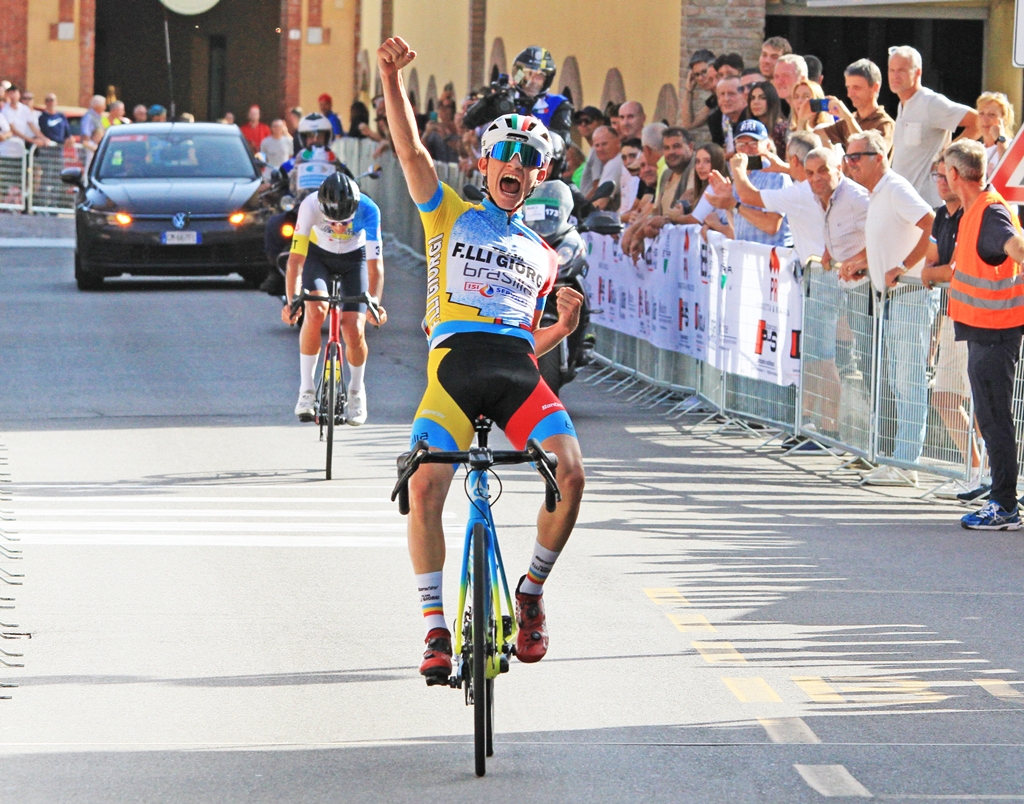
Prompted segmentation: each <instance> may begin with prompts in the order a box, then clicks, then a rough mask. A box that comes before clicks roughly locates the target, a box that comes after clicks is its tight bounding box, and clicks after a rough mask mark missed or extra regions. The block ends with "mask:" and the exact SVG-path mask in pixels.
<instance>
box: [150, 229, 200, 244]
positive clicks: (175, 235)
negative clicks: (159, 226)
mask: <svg viewBox="0 0 1024 804" xmlns="http://www.w3.org/2000/svg"><path fill="white" fill-rule="evenodd" d="M160 242H161V243H163V244H164V245H165V246H195V245H198V244H199V243H202V242H203V239H202V238H201V237H200V236H199V232H164V233H163V234H161V235H160Z"/></svg>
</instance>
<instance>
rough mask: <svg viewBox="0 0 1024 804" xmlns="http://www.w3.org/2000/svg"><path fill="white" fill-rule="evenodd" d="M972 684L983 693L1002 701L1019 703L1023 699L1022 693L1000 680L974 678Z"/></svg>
mask: <svg viewBox="0 0 1024 804" xmlns="http://www.w3.org/2000/svg"><path fill="white" fill-rule="evenodd" d="M974 683H975V684H977V685H978V686H979V687H981V688H982V689H983V690H985V692H987V693H989V694H990V695H994V696H995V697H996V698H1000V699H1002V700H1004V701H1019V700H1020V699H1021V698H1024V692H1021V691H1020V690H1018V689H1015V688H1014V687H1013V686H1011V684H1010V682H1008V681H1003V680H1002V679H1001V678H976V679H974Z"/></svg>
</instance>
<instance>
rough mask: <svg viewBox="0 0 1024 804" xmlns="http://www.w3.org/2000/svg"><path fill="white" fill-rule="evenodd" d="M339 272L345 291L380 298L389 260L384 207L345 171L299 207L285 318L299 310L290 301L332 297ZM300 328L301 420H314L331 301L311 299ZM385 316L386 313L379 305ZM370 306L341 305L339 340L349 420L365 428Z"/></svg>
mask: <svg viewBox="0 0 1024 804" xmlns="http://www.w3.org/2000/svg"><path fill="white" fill-rule="evenodd" d="M332 274H340V276H341V295H342V296H359V295H360V294H363V293H366V292H367V291H368V290H369V291H370V295H372V296H376V297H377V299H378V300H380V298H381V295H382V294H383V292H384V261H383V258H382V256H381V234H380V209H379V208H378V207H377V205H376V204H375V203H374V202H373V201H372V200H370V198H369V197H368V196H366V195H363V194H362V193H361V192H360V191H359V185H358V184H356V183H355V182H354V181H353V180H352V179H350V178H349V177H348V176H346V175H345V174H344V173H334V174H332V175H330V176H328V177H327V179H325V180H324V182H323V183H322V184H321V185H320V189H319V190H317V192H315V193H310V194H309V195H308V196H306V198H305V200H304V201H303V202H302V204H300V205H299V215H298V220H296V222H295V235H294V236H293V237H292V250H291V254H289V255H288V270H287V275H286V276H285V292H286V293H287V294H288V300H289V304H286V305H285V306H284V307H282V308H281V318H282V320H283V321H284V322H285V323H286V324H292V323H294V322H295V320H296V318H298V311H295V312H292V306H291V302H292V301H294V300H295V298H296V297H297V296H298V295H299V294H300V293H301V292H302V291H305V292H306V293H307V294H311V295H314V296H323V297H325V299H326V297H327V296H328V292H329V288H330V283H331V275H332ZM305 308H306V312H305V316H304V318H303V320H302V330H301V331H300V333H299V371H300V383H299V401H298V402H297V403H296V405H295V415H296V416H298V417H299V421H302V422H311V421H313V419H314V418H315V417H316V364H317V358H318V357H319V356H320V346H321V340H320V328H321V327H322V326H323V323H324V319H325V318H326V317H327V311H328V304H327V301H326V300H325V301H322V302H313V301H307V302H306V304H305ZM378 310H379V315H380V321H379V324H383V323H384V322H385V321H387V312H385V310H384V308H383V307H379V308H378ZM365 328H366V305H365V304H345V305H343V306H342V308H341V337H342V340H344V341H345V360H346V361H347V362H348V368H349V376H350V377H351V379H350V380H349V385H348V388H349V396H348V409H347V411H346V420H347V421H348V423H349V424H352V425H360V424H363V423H364V422H365V421H366V385H365V382H364V379H363V374H364V372H365V370H366V358H367V355H368V353H369V350H368V349H367V346H366V337H365Z"/></svg>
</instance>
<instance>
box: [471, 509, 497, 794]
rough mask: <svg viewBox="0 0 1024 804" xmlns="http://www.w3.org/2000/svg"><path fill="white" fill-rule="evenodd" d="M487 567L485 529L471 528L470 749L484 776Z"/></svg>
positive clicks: (488, 689)
mask: <svg viewBox="0 0 1024 804" xmlns="http://www.w3.org/2000/svg"><path fill="white" fill-rule="evenodd" d="M488 574H489V573H488V565H487V528H485V527H484V525H483V523H482V522H477V523H476V524H475V525H473V745H474V748H475V749H476V775H477V776H483V775H484V773H486V772H487V757H488V755H489V754H490V753H493V750H492V751H488V750H487V749H488V748H489V746H488V742H490V741H489V740H488V734H487V732H488V726H489V725H490V720H491V718H490V711H489V703H490V701H489V697H490V696H489V695H488V693H490V692H491V684H490V682H489V681H488V680H487V623H488V620H489V619H490V618H489V617H488V614H489V612H490V608H491V595H490V590H491V584H490V581H489V578H488Z"/></svg>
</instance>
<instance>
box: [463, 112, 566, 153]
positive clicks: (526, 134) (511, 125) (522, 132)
mask: <svg viewBox="0 0 1024 804" xmlns="http://www.w3.org/2000/svg"><path fill="white" fill-rule="evenodd" d="M499 142H521V143H523V144H524V145H530V146H532V147H534V148H536V149H537V150H538V151H539V152H540V153H541V154H543V156H544V162H545V164H546V163H548V162H550V161H551V157H552V155H553V153H554V146H553V145H552V144H551V135H550V134H548V130H547V128H546V127H545V125H544V124H543V123H542V122H540V120H538V119H537V118H536V117H532V116H531V115H528V114H503V115H502V116H501V117H499V118H497V119H495V120H494V121H493V122H492V123H491V124H490V125H489V126H487V128H486V129H485V130H484V135H483V137H482V138H481V141H480V146H481V152H482V153H483V155H484V156H487V155H488V154H490V152H491V148H493V147H494V146H495V145H496V144H497V143H499Z"/></svg>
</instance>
